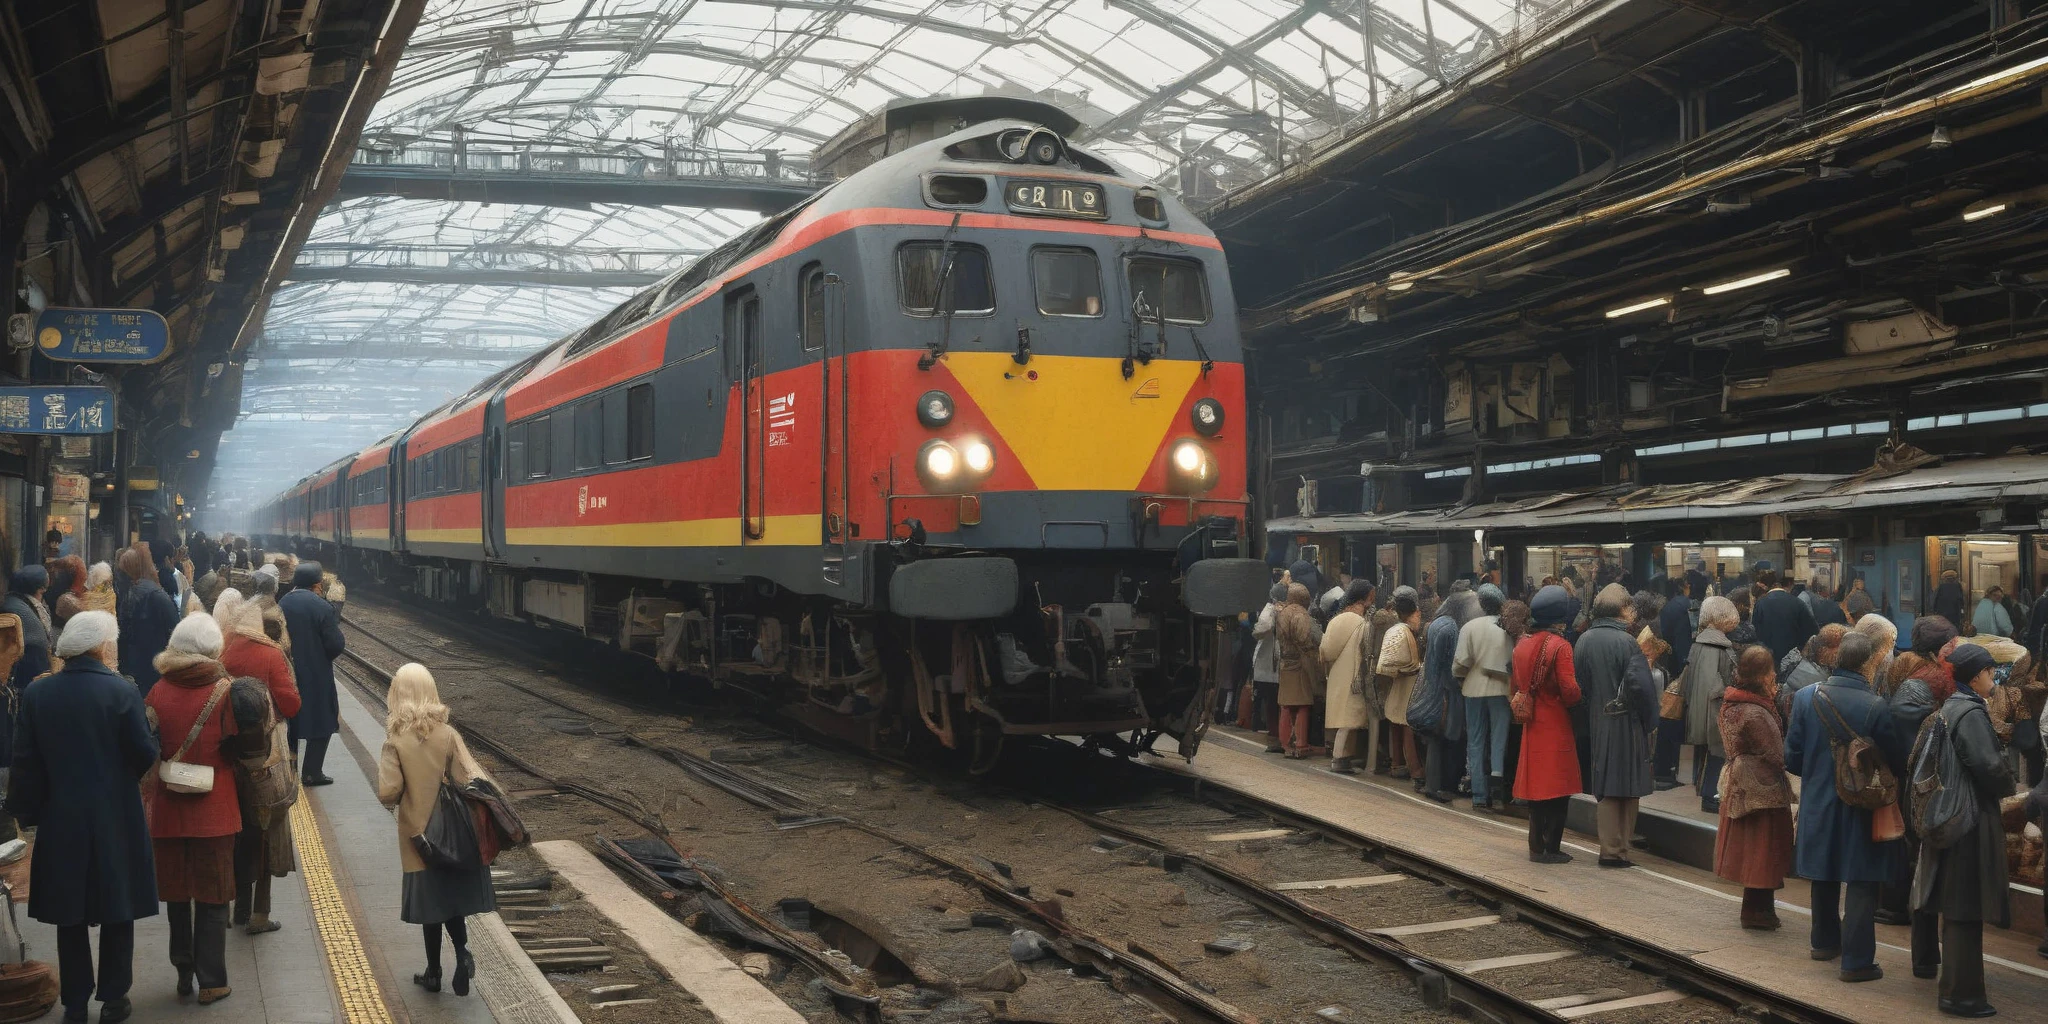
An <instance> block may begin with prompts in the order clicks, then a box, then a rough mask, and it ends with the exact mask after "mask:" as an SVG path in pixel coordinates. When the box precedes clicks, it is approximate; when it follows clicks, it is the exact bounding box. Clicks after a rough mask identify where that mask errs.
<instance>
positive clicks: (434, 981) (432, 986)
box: [412, 967, 441, 992]
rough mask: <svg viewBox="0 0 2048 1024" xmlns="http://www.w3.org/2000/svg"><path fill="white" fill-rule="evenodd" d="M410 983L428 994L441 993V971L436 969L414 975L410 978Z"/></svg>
mask: <svg viewBox="0 0 2048 1024" xmlns="http://www.w3.org/2000/svg"><path fill="white" fill-rule="evenodd" d="M412 983H413V984H415V985H418V986H419V987H421V988H423V989H426V990H427V991H429V992H439V991H441V969H440V968H439V967H436V968H433V969H432V970H428V971H422V972H420V973H418V974H415V975H413V976H412Z"/></svg>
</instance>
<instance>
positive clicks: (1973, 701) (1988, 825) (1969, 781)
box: [1913, 644, 2013, 1017]
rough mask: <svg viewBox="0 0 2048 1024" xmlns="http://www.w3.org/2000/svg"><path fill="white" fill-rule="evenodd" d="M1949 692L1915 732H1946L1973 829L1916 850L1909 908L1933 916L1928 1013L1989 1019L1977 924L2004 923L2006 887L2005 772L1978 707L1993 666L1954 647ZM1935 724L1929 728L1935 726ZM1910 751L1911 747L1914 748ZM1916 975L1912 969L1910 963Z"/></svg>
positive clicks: (1987, 655) (1980, 653)
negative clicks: (1936, 935)
mask: <svg viewBox="0 0 2048 1024" xmlns="http://www.w3.org/2000/svg"><path fill="white" fill-rule="evenodd" d="M1948 663H1949V667H1950V668H1951V670H1952V672H1953V675H1954V676H1955V680H1956V690H1955V693H1954V694H1953V695H1952V696H1950V697H1949V698H1948V699H1947V700H1946V701H1944V702H1942V705H1941V710H1940V711H1939V712H1938V713H1937V714H1936V715H1934V716H1930V717H1929V719H1928V722H1927V724H1925V725H1923V726H1922V729H1923V730H1929V731H1931V730H1933V729H1935V728H1942V729H1944V730H1945V731H1946V740H1947V752H1946V754H1945V756H1949V757H1953V758H1954V763H1955V764H1956V765H1957V766H1958V767H1959V768H1960V769H1961V770H1960V771H1958V772H1956V773H1955V781H1956V782H1957V783H1958V784H1959V785H1960V787H1961V788H1962V789H1963V790H1965V791H1966V792H1964V793H1960V794H1958V795H1961V796H1965V797H1969V798H1974V801H1975V804H1976V812H1977V813H1976V821H1975V823H1974V826H1973V827H1970V828H1968V829H1966V830H1958V832H1957V834H1955V835H1952V836H1941V837H1939V838H1943V839H1947V840H1949V841H1948V842H1947V843H1946V845H1943V844H1942V843H1941V842H1939V840H1938V838H1937V837H1935V836H1927V837H1924V839H1923V841H1922V842H1921V844H1920V863H1919V870H1917V871H1915V872H1914V874H1913V909H1914V911H1915V912H1917V913H1936V912H1938V913H1939V914H1940V915H1941V967H1940V972H1941V982H1940V986H1941V987H1940V996H1939V998H1938V1001H1937V1002H1936V1006H1937V1007H1938V1008H1939V1009H1940V1010H1941V1012H1943V1013H1945V1014H1948V1015H1950V1016H1952V1017H1989V1016H1991V1015H1993V1014H1995V1013H1997V1012H1998V1011H1997V1010H1995V1009H1993V1008H1992V1006H1991V1004H1990V1002H1988V1001H1987V1000H1986V999H1985V995H1984V925H1985V924H1987V923H1989V924H1991V925H1993V926H1996V927H1999V928H2006V927H2010V926H2011V924H2012V906H2011V902H2010V897H2009V888H2008V885H2007V880H2006V859H2005V825H2004V822H2003V821H2002V820H2001V818H2000V815H1999V801H2000V799H2001V798H2002V797H2005V796H2007V795H2010V794H2011V793H2012V791H2013V777H2012V772H2011V771H2010V770H2008V768H2007V766H2006V764H2005V762H2004V760H2003V759H2002V758H2001V757H2000V756H1999V750H1998V739H1997V737H1996V735H1995V734H1994V733H1993V732H1992V728H1991V717H1990V715H1989V714H1988V713H1987V712H1986V711H1985V706H1984V701H1985V698H1986V697H1989V696H1990V695H1991V691H1992V688H1993V686H1995V685H1996V684H1995V683H1994V682H1993V669H1994V667H1995V662H1994V660H1993V657H1992V655H1991V652H1989V651H1987V650H1985V649H1984V648H1983V647H1979V646H1976V645H1973V644H1961V645H1958V646H1957V647H1956V649H1955V650H1954V651H1952V652H1951V653H1950V654H1949V656H1948ZM1937 718H1938V719H1939V721H1938V722H1937V721H1936V719H1937ZM1917 745H1918V744H1916V746H1917ZM1914 966H1915V973H1916V974H1917V973H1920V970H1919V968H1920V967H1921V966H1922V965H1921V964H1920V963H1917V962H1916V963H1915V965H1914Z"/></svg>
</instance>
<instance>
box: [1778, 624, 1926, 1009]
mask: <svg viewBox="0 0 2048 1024" xmlns="http://www.w3.org/2000/svg"><path fill="white" fill-rule="evenodd" d="M1879 661H1880V658H1879V654H1878V652H1877V651H1876V649H1875V648H1874V646H1873V645H1872V644H1871V641H1870V638H1869V637H1867V636H1864V635H1863V634H1861V633H1850V634H1848V635H1847V636H1845V637H1843V638H1842V650H1841V654H1840V655H1839V656H1838V657H1837V659H1836V662H1835V672H1834V675H1832V676H1830V677H1828V678H1827V679H1826V680H1824V681H1822V682H1819V683H1815V684H1814V685H1812V686H1808V687H1806V688H1805V689H1802V690H1800V691H1799V693H1798V695H1797V696H1794V697H1793V698H1792V721H1791V724H1790V726H1788V727H1787V728H1786V730H1785V770H1786V771H1788V772H1791V773H1792V774H1794V775H1797V776H1799V830H1798V835H1799V844H1798V847H1797V849H1796V851H1795V858H1794V863H1793V865H1792V867H1793V870H1794V871H1795V872H1797V873H1798V875H1799V876H1800V877H1801V878H1805V879H1808V880H1809V881H1811V882H1812V883H1813V903H1812V906H1813V937H1812V940H1811V945H1812V947H1813V948H1812V954H1813V958H1814V959H1815V960H1833V959H1835V958H1836V957H1837V956H1839V957H1841V960H1842V968H1841V978H1842V980H1843V981H1876V980H1877V979H1879V978H1882V977H1884V969H1883V968H1881V967H1879V966H1878V965H1877V887H1878V884H1879V883H1881V882H1889V881H1891V880H1892V879H1894V878H1897V877H1898V876H1899V874H1900V873H1901V871H1902V869H1903V867H1904V865H1905V857H1906V844H1905V841H1904V840H1902V839H1894V840H1891V841H1889V842H1883V843H1878V842H1872V841H1871V838H1870V816H1871V812H1870V811H1866V810H1862V809H1860V808H1855V807H1851V806H1849V805H1848V804H1845V803H1843V802H1842V800H1841V797H1840V796H1838V795H1837V794H1836V792H1835V760H1834V749H1833V746H1832V742H1833V741H1832V740H1831V739H1830V736H1831V733H1832V735H1833V736H1834V738H1835V739H1837V740H1839V741H1840V742H1844V743H1847V742H1851V741H1852V740H1853V739H1854V736H1850V735H1847V733H1854V734H1855V735H1856V736H1862V737H1865V738H1867V739H1869V740H1870V741H1871V742H1872V743H1874V744H1875V745H1876V746H1877V749H1878V750H1879V752H1880V753H1881V754H1882V755H1883V757H1884V759H1885V761H1886V762H1887V763H1888V764H1889V765H1890V766H1891V769H1892V773H1893V775H1894V776H1895V777H1903V776H1904V772H1903V770H1902V769H1903V767H1904V765H1905V761H1906V749H1905V743H1904V742H1902V741H1901V738H1900V737H1899V735H1898V730H1897V729H1896V728H1895V727H1894V726H1893V720H1892V716H1891V713H1890V709H1889V708H1887V707H1886V705H1885V702H1884V699H1883V698H1881V697H1879V696H1878V695H1877V694H1876V692H1874V691H1873V690H1872V689H1871V686H1870V675H1871V674H1872V673H1873V672H1875V671H1876V669H1877V665H1878V662H1879ZM1830 709H1832V711H1831V712H1830ZM1837 716H1839V722H1840V724H1839V725H1837V724H1836V722H1837ZM1844 730H1846V732H1845V731H1844ZM1844 885H1847V886H1848V887H1849V895H1848V902H1847V905H1846V906H1843V905H1842V903H1841V898H1842V887H1843V886H1844ZM1838 912H1839V913H1840V914H1841V916H1840V917H1837V914H1838Z"/></svg>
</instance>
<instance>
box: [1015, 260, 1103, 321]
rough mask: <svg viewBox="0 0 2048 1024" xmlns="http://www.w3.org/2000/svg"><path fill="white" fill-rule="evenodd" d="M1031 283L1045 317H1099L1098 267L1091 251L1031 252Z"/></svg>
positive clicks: (1100, 300) (1100, 299) (1100, 282)
mask: <svg viewBox="0 0 2048 1024" xmlns="http://www.w3.org/2000/svg"><path fill="white" fill-rule="evenodd" d="M1031 281H1032V285H1033V286H1034V287H1035V288H1036V289H1037V292H1038V311H1039V312H1041V313H1044V314H1045V315H1046V316H1101V315H1102V266H1101V264H1100V263H1099V262H1098V261H1097V260H1096V258H1095V253H1094V252H1093V251H1092V250H1089V249H1053V248H1039V249H1033V250H1031Z"/></svg>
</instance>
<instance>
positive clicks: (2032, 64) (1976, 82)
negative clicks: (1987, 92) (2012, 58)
mask: <svg viewBox="0 0 2048 1024" xmlns="http://www.w3.org/2000/svg"><path fill="white" fill-rule="evenodd" d="M2043 66H2048V57H2036V58H2034V59H2033V60H2030V61H2027V62H2026V63H2024V64H2014V65H2013V66H2012V67H2009V68H2006V69H2005V70H2003V71H1994V72H1992V73H1990V74H1988V75H1985V76H1984V77H1982V78H1976V79H1971V80H1970V81H1968V82H1965V83H1963V84H1962V85H1959V86H1957V87H1955V88H1953V89H1950V90H1949V91H1948V92H1947V93H1944V94H1943V95H1948V96H1953V95H1955V94H1956V93H1959V92H1969V91H1970V90H1971V89H1975V88H1977V87H1979V86H1984V85H1994V84H1996V83H1999V82H2003V81H2005V80H2006V79H2008V78H2017V77H2019V76H2021V75H2024V74H2026V73H2027V72H2029V71H2032V70H2034V69H2035V68H2038V67H2043Z"/></svg>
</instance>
